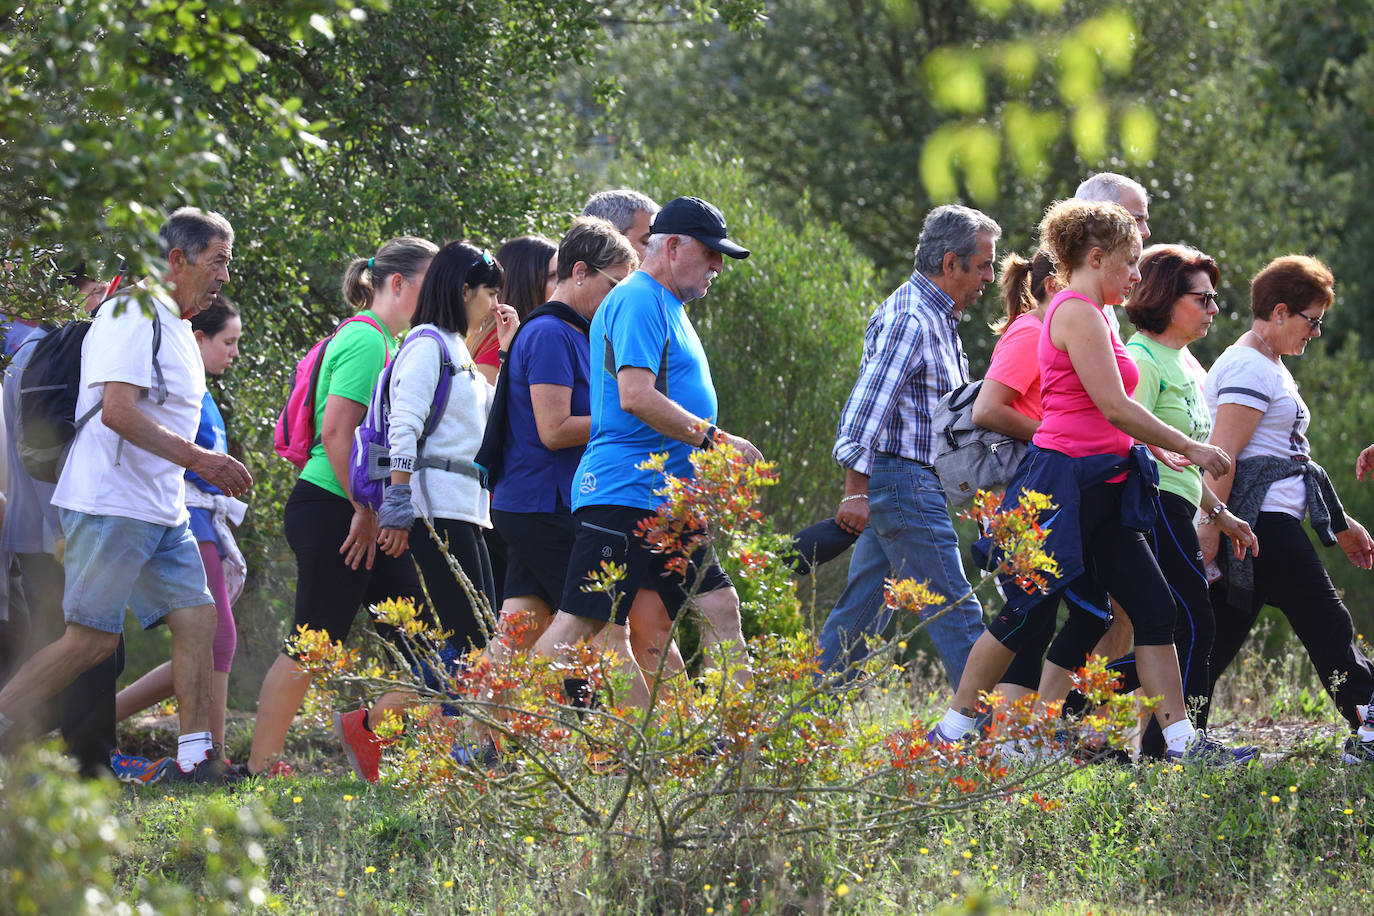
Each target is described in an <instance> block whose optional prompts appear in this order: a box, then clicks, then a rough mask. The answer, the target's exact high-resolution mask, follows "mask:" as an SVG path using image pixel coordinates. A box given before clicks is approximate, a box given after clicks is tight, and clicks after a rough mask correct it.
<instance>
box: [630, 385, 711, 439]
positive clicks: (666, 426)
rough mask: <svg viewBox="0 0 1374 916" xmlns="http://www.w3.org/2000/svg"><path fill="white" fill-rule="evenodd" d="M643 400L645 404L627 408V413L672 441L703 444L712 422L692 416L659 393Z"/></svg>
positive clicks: (655, 392) (646, 396) (652, 393)
mask: <svg viewBox="0 0 1374 916" xmlns="http://www.w3.org/2000/svg"><path fill="white" fill-rule="evenodd" d="M642 400H643V403H640V404H636V405H634V406H633V407H629V406H627V407H626V408H625V410H626V412H627V413H629V414H630V415H632V416H633V417H634V418H635V419H636V420H639V421H640V422H642V423H644V425H646V426H648V427H649V428H650V429H652V430H653V431H654V432H656V433H662V434H663V435H665V436H667V437H669V438H670V439H676V440H677V441H678V442H683V443H686V444H687V445H692V446H696V445H700V444H701V440H702V437H703V436H705V434H706V429H707V427H709V426H710V425H711V421H710V420H703V419H701V418H700V417H694V416H692V414H691V413H689V412H688V411H686V410H683V409H682V407H681V406H679V405H678V404H677V402H675V401H672V400H670V399H669V398H667V397H665V396H664V395H663V394H661V393H659V392H658V391H651V392H649V393H648V394H646V395H644V396H643V398H642Z"/></svg>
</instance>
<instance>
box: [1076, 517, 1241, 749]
mask: <svg viewBox="0 0 1374 916" xmlns="http://www.w3.org/2000/svg"><path fill="white" fill-rule="evenodd" d="M1159 503H1160V514H1159V521H1157V522H1156V523H1155V527H1154V529H1153V530H1152V531H1151V532H1150V534H1149V541H1150V546H1151V547H1152V548H1153V549H1154V553H1155V558H1156V559H1157V560H1159V568H1160V569H1161V570H1162V571H1163V573H1164V578H1165V581H1167V582H1168V583H1169V589H1170V590H1171V591H1172V592H1173V594H1174V601H1175V603H1176V604H1177V606H1178V614H1177V617H1176V618H1175V622H1174V648H1175V649H1177V650H1178V667H1179V671H1180V673H1181V674H1182V675H1183V695H1184V702H1185V703H1187V706H1188V711H1189V712H1191V713H1192V714H1193V717H1194V718H1193V721H1194V724H1195V725H1197V727H1198V728H1206V727H1207V718H1208V714H1209V713H1210V711H1211V707H1212V668H1211V658H1212V643H1213V640H1214V639H1215V637H1216V617H1215V616H1214V615H1213V613H1212V600H1211V598H1210V597H1209V595H1208V592H1207V576H1206V573H1204V572H1203V568H1202V548H1201V547H1200V546H1199V545H1198V540H1197V529H1195V528H1194V527H1193V516H1194V514H1195V513H1196V512H1197V509H1196V507H1194V506H1193V504H1192V503H1190V502H1189V501H1188V500H1186V499H1184V498H1183V497H1181V496H1178V495H1176V494H1174V493H1165V492H1162V491H1161V492H1160V494H1159ZM1221 548H1222V549H1223V550H1225V549H1228V548H1229V541H1228V540H1227V539H1226V538H1224V537H1223V538H1222V544H1221ZM1108 667H1110V668H1111V669H1112V670H1114V671H1116V672H1117V673H1118V674H1120V675H1121V681H1122V683H1121V686H1120V687H1119V688H1118V690H1119V692H1121V693H1130V692H1131V691H1132V690H1135V689H1136V688H1138V687H1139V686H1140V674H1139V672H1138V671H1137V670H1136V661H1135V653H1134V652H1132V653H1130V654H1128V655H1124V656H1122V657H1121V658H1119V659H1116V660H1115V661H1113V662H1112V663H1111V665H1109V666H1108ZM1083 705H1084V702H1083V698H1082V696H1081V695H1079V694H1077V693H1074V694H1073V695H1071V697H1070V699H1069V700H1068V701H1066V702H1065V704H1064V706H1065V708H1066V709H1068V710H1070V711H1073V710H1076V709H1081V708H1082V707H1083ZM1164 747H1165V745H1164V733H1163V732H1162V731H1161V730H1160V728H1159V721H1158V720H1157V719H1155V718H1154V717H1151V718H1150V722H1149V724H1148V725H1147V726H1146V728H1145V734H1144V735H1143V736H1142V737H1141V742H1140V748H1141V753H1143V754H1144V755H1146V756H1148V757H1162V756H1164Z"/></svg>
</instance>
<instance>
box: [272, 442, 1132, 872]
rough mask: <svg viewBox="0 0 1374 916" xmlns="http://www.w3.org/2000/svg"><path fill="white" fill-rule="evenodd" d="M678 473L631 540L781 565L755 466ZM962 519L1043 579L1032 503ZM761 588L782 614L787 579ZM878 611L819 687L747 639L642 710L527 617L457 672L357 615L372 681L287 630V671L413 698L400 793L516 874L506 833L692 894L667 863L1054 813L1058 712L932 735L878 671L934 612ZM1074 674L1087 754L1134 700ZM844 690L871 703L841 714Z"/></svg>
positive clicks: (403, 621) (1063, 768)
mask: <svg viewBox="0 0 1374 916" xmlns="http://www.w3.org/2000/svg"><path fill="white" fill-rule="evenodd" d="M647 466H657V467H660V468H661V466H662V465H661V463H659V464H654V462H652V461H651V462H650V463H649V464H648V465H647ZM693 466H694V469H695V472H696V476H695V477H694V478H693V479H691V480H681V479H678V478H674V477H671V476H668V477H667V478H666V481H665V484H664V487H663V490H662V493H663V495H664V499H665V504H664V506H663V508H662V509H661V510H660V512H659V513H658V515H657V516H656V517H654V518H652V519H650V520H648V521H647V522H645V523H644V524H643V525H642V526H641V535H642V536H643V537H644V538H645V540H647V541H648V542H649V544H650V545H652V548H653V549H654V550H658V551H661V552H664V553H666V554H668V555H669V556H670V557H673V558H676V559H678V560H680V561H681V563H682V566H681V567H680V568H681V569H684V570H685V569H686V557H687V556H688V555H689V554H690V553H691V552H693V551H695V550H697V549H698V548H700V547H703V546H712V547H714V548H715V549H716V550H717V551H718V552H721V553H731V552H734V554H733V555H735V556H737V558H738V559H739V560H740V562H739V564H738V569H740V570H741V571H742V573H741V574H742V575H744V576H748V575H750V574H751V572H752V571H753V570H755V569H758V570H762V571H764V573H766V574H768V571H769V570H774V569H776V568H778V567H779V565H780V563H781V561H780V559H779V557H778V556H777V555H776V551H774V550H771V549H770V548H769V547H768V546H767V545H768V543H769V542H768V541H767V539H761V538H760V537H759V536H758V535H759V531H760V529H761V528H762V527H763V526H764V522H763V519H762V518H761V517H760V515H759V513H758V511H757V509H756V508H755V507H756V506H757V503H758V495H759V492H760V490H761V488H762V487H765V486H770V485H772V484H774V483H775V482H776V480H775V477H774V475H773V471H772V469H771V467H770V466H768V465H766V464H751V463H749V462H746V461H744V460H743V459H742V458H741V457H740V455H739V454H738V453H737V452H735V450H734V449H732V448H731V447H729V446H728V445H726V444H723V443H722V444H719V445H717V447H716V448H715V449H713V450H710V451H705V452H703V451H698V452H696V453H694V455H693ZM975 505H976V507H977V509H976V511H977V512H979V513H981V518H982V521H983V522H984V523H985V524H986V525H987V529H986V530H988V531H989V532H990V533H991V534H992V537H993V538H994V539H995V540H996V541H997V543H998V544H999V546H1001V548H1002V549H1003V551H1004V552H1005V553H1006V556H1007V560H1006V563H1005V564H1004V567H1003V568H1002V570H999V571H1005V572H1010V573H1011V574H1012V575H1013V576H1015V577H1016V578H1017V581H1019V582H1022V583H1023V584H1024V585H1027V586H1030V587H1043V583H1044V581H1045V579H1044V576H1045V575H1046V574H1052V573H1053V571H1054V565H1053V562H1054V561H1053V559H1052V558H1050V557H1048V556H1046V555H1045V554H1044V552H1043V549H1042V548H1043V539H1044V532H1043V531H1042V530H1041V529H1040V528H1039V527H1038V526H1037V525H1036V524H1035V517H1036V515H1037V514H1038V513H1039V512H1040V511H1042V510H1043V509H1044V508H1045V507H1046V506H1047V505H1048V501H1047V500H1045V498H1044V497H1041V496H1039V495H1038V494H1024V495H1023V496H1022V498H1021V501H1020V505H1019V506H1018V507H1016V508H1015V509H1013V510H1011V511H1010V512H1002V513H997V512H995V511H992V509H993V504H992V502H991V498H990V497H989V496H987V495H986V494H980V495H979V498H978V501H977V502H976V504H975ZM988 513H990V514H988ZM761 545H762V546H761ZM996 572H998V571H994V572H993V573H989V574H988V575H987V576H986V577H984V579H983V581H982V582H981V583H980V586H981V585H983V584H986V583H987V582H988V581H989V580H990V579H991V577H992V576H993V575H995V574H996ZM624 574H625V571H624V569H622V568H618V567H616V566H615V565H614V564H606V565H605V566H604V567H603V568H602V569H601V570H599V571H598V572H596V573H595V574H593V575H592V576H591V577H590V581H589V582H588V583H587V584H586V586H585V587H586V588H588V589H598V590H603V591H606V592H608V593H609V594H611V595H612V596H613V598H614V597H616V596H617V593H618V590H619V589H620V587H621V585H620V584H621V580H622V579H623V577H624ZM770 589H772V592H770V594H772V593H776V594H778V595H779V596H780V600H783V601H784V602H786V601H796V600H797V598H796V593H795V588H794V586H793V584H792V582H791V580H790V579H778V580H777V582H775V583H773V584H772V585H770ZM960 597H962V596H960ZM886 600H887V602H888V605H889V607H890V608H892V609H893V610H894V611H901V612H902V615H903V616H902V617H901V618H899V619H900V620H901V621H902V623H903V626H902V627H901V628H900V629H901V632H900V633H899V635H898V636H897V637H896V638H894V639H893V640H891V641H889V642H882V643H880V644H878V645H876V646H872V649H873V651H872V652H871V653H870V657H869V659H868V660H867V661H866V662H865V663H864V666H863V671H862V672H861V673H862V674H863V676H862V677H860V678H851V679H847V680H844V681H842V682H841V681H838V680H837V679H835V678H830V677H825V676H822V674H821V672H820V671H819V669H818V666H817V656H818V651H817V646H816V642H815V639H814V637H813V635H812V634H811V633H809V632H798V633H794V634H786V633H764V634H763V635H760V636H758V637H756V638H754V639H752V640H751V641H750V645H749V654H748V660H747V662H748V671H747V674H748V677H747V678H741V677H737V676H736V675H737V674H738V673H739V672H738V671H735V670H731V669H730V667H729V666H730V665H732V664H736V663H738V662H739V661H741V660H739V659H726V658H716V659H707V660H705V661H706V667H705V668H704V669H703V670H701V671H699V672H697V674H696V677H695V678H693V677H690V676H677V677H670V676H666V675H665V676H663V677H660V678H658V679H657V680H656V681H655V682H653V683H651V693H650V698H649V704H648V708H647V709H635V708H631V707H629V706H628V705H627V704H626V700H625V698H626V696H627V685H626V684H625V683H624V677H623V675H621V674H620V669H619V666H618V660H617V659H616V658H615V657H614V655H613V654H612V653H611V652H609V651H607V650H604V649H598V648H595V647H593V646H591V645H587V644H580V645H577V646H573V647H570V649H569V651H568V652H567V653H566V654H565V656H564V657H563V658H561V659H558V660H552V659H548V658H539V657H535V656H534V655H533V654H532V653H529V652H524V651H518V650H517V648H516V647H517V646H519V645H521V644H524V643H526V642H527V641H528V636H529V627H530V626H531V625H532V624H531V622H530V621H528V620H525V619H521V618H518V617H516V618H511V619H507V620H505V621H503V622H502V626H501V627H498V628H495V629H496V635H495V637H494V642H495V644H496V645H495V646H494V647H491V648H489V650H488V651H484V652H472V653H469V654H467V655H466V656H465V657H462V658H454V657H452V653H451V652H449V651H448V650H447V648H446V646H447V644H446V643H445V641H444V638H443V634H442V633H438V632H435V631H434V630H433V629H432V628H431V627H429V626H427V625H426V623H425V620H424V618H423V617H422V616H420V615H418V614H416V613H415V609H414V608H413V607H409V606H408V605H407V604H406V603H405V602H388V603H386V604H384V605H380V606H378V607H377V608H375V609H374V614H376V616H377V617H378V619H380V620H384V621H385V622H387V623H390V624H391V625H393V626H395V627H396V628H397V630H398V632H399V633H401V634H402V639H403V640H404V641H405V643H406V645H407V652H408V655H409V656H410V661H409V662H408V664H407V665H400V664H398V665H396V666H394V669H393V670H391V671H389V672H387V673H385V674H382V673H379V672H377V671H375V670H374V671H372V672H361V671H359V670H357V667H356V663H357V657H356V653H352V654H350V653H347V652H345V651H344V650H343V649H342V648H341V647H337V646H336V647H330V646H328V645H327V641H322V640H321V636H320V634H315V633H312V632H310V631H302V632H301V633H300V634H299V635H298V636H297V639H296V642H297V646H298V649H299V650H301V653H302V657H303V658H304V659H307V660H308V661H307V662H303V664H307V667H309V668H310V670H312V671H313V672H315V673H317V674H319V675H321V676H322V677H323V678H324V679H325V680H326V681H332V682H336V683H341V682H342V683H347V682H352V683H364V684H367V685H369V686H370V687H371V688H372V689H374V690H377V691H381V690H385V689H391V688H394V687H395V686H397V685H400V684H403V685H404V686H405V688H406V689H408V690H410V691H412V692H413V693H414V695H415V696H416V697H417V705H416V706H415V707H414V708H412V710H411V712H410V713H409V714H408V716H407V721H406V723H405V727H404V728H402V729H399V730H398V733H397V734H396V736H395V740H394V743H393V744H392V746H390V747H389V748H388V750H387V752H386V755H385V769H384V772H385V773H388V774H390V775H389V777H388V778H390V779H391V780H392V781H393V782H394V784H395V785H396V786H398V787H401V788H404V789H405V790H407V791H413V792H421V793H427V794H429V795H431V796H432V797H433V798H434V799H435V800H436V801H438V802H440V803H442V804H444V805H446V806H448V807H450V808H451V809H452V810H453V811H454V813H455V816H456V817H459V818H461V819H462V822H463V823H464V824H468V825H476V826H479V827H481V828H484V829H485V830H486V831H487V832H486V833H485V834H484V836H486V837H487V838H488V842H489V844H490V845H491V846H493V847H494V848H495V849H497V850H498V851H500V852H502V853H503V854H505V855H507V856H509V857H510V858H512V859H513V860H518V861H520V862H522V863H524V862H526V860H527V856H528V854H529V850H528V846H529V845H530V844H528V843H522V844H516V843H514V842H513V841H511V839H510V838H512V837H517V836H518V837H525V836H532V837H535V838H536V840H537V842H538V843H543V844H553V845H557V844H563V843H572V842H576V843H591V844H592V845H591V846H590V847H588V848H589V850H590V854H594V855H596V856H597V857H598V858H600V859H601V860H603V861H602V866H603V868H609V869H610V870H611V871H612V872H614V871H615V869H616V868H622V869H624V868H628V866H627V865H625V864H624V863H627V862H633V863H640V864H639V867H640V871H639V872H638V875H637V877H635V876H632V875H631V874H630V872H626V881H627V882H629V881H631V880H634V881H635V882H636V883H637V884H638V883H642V881H643V871H642V869H643V868H644V867H647V866H644V865H643V863H645V862H649V863H652V868H653V869H654V870H655V873H656V877H657V878H658V879H659V880H661V881H663V882H666V884H665V886H669V885H673V884H674V883H678V884H680V883H681V882H685V881H688V880H695V879H693V878H691V876H688V875H685V874H679V873H678V872H676V871H675V867H676V866H675V864H674V863H675V862H676V861H678V860H677V859H675V856H674V852H675V850H680V849H686V848H691V849H694V850H698V851H699V852H702V853H703V855H697V856H694V857H693V858H692V861H693V862H695V863H710V862H715V865H716V866H718V867H725V866H727V865H728V863H729V862H732V861H738V859H739V856H741V855H743V853H742V852H741V850H742V849H743V848H744V845H747V844H749V843H755V844H757V843H761V842H762V843H778V842H784V841H786V842H791V840H789V839H788V838H795V837H799V836H803V835H806V834H815V833H821V832H825V833H831V834H833V833H835V832H837V831H839V832H841V833H843V834H844V835H846V836H848V837H851V838H852V841H853V843H854V844H855V847H856V849H858V850H860V851H863V850H869V847H872V849H871V850H869V851H876V850H877V849H879V848H881V846H882V844H883V842H885V837H887V836H889V835H890V832H891V831H892V830H893V829H913V828H914V829H920V828H921V826H922V824H923V823H924V822H925V819H926V818H928V817H929V815H930V812H931V811H932V810H933V809H940V808H946V809H947V808H948V807H949V806H951V805H955V806H966V805H971V804H978V803H980V802H981V801H983V800H986V799H993V798H1003V799H1004V798H1008V797H1010V796H1011V795H1012V794H1014V793H1021V797H1022V798H1023V799H1024V798H1033V799H1034V802H1035V804H1037V805H1040V806H1041V807H1045V808H1047V810H1048V809H1049V808H1052V806H1053V801H1052V799H1050V798H1049V797H1048V796H1046V795H1045V794H1044V793H1046V792H1048V791H1049V788H1048V787H1049V786H1050V785H1051V784H1052V783H1053V782H1054V781H1055V780H1057V779H1059V778H1061V777H1062V776H1063V774H1064V773H1065V772H1067V767H1068V766H1070V765H1071V764H1070V763H1068V762H1067V755H1065V754H1063V753H1058V752H1057V749H1059V748H1061V747H1062V746H1063V745H1064V743H1065V738H1064V732H1065V729H1066V724H1065V722H1063V721H1062V720H1060V719H1059V717H1058V715H1057V710H1055V709H1045V708H1044V707H1041V706H1037V705H1036V704H1035V703H1034V702H1028V701H1020V702H1018V703H1014V704H1007V703H1005V702H1004V701H1003V700H1002V698H1001V697H998V696H988V697H985V698H984V700H985V703H986V704H987V709H988V711H989V712H990V717H991V720H992V725H993V730H994V731H993V733H995V734H996V736H997V737H996V738H995V739H994V738H987V739H982V740H973V741H969V742H966V743H960V744H956V745H948V744H943V743H942V744H939V745H937V744H933V743H931V742H930V741H929V740H928V738H927V735H928V732H929V729H930V723H928V722H922V721H920V719H921V718H922V716H923V715H924V713H922V712H920V711H917V712H913V710H912V709H911V704H910V698H911V696H912V695H911V692H910V689H909V681H908V679H907V675H906V673H905V671H904V669H903V668H902V667H901V666H900V665H899V664H897V663H896V662H895V657H896V653H897V652H898V651H900V649H899V647H900V648H905V640H906V639H907V638H909V637H910V636H911V634H913V633H914V632H916V631H918V630H919V629H920V628H921V627H923V626H924V625H925V624H926V623H927V622H928V621H929V620H930V619H932V618H933V617H934V616H935V615H937V614H939V613H943V612H944V607H945V606H946V604H947V603H946V602H945V601H944V600H943V599H942V598H941V596H939V595H936V594H934V593H933V592H931V591H930V590H929V588H928V587H927V586H926V585H924V584H923V583H918V582H914V581H912V580H896V581H890V582H888V584H887V589H886ZM399 657H400V656H399V654H398V655H397V658H399ZM651 673H652V674H660V673H661V672H651ZM1077 677H1078V685H1079V688H1080V689H1082V690H1084V691H1085V693H1087V695H1088V696H1089V697H1090V699H1091V700H1092V701H1093V702H1094V703H1095V704H1096V705H1095V708H1094V711H1093V712H1092V713H1091V716H1090V718H1089V720H1088V724H1087V727H1088V728H1089V729H1091V733H1092V735H1093V738H1094V740H1099V741H1104V742H1108V743H1111V742H1119V741H1120V740H1121V736H1122V734H1123V733H1124V730H1125V728H1126V727H1128V725H1129V724H1133V723H1134V716H1135V710H1134V706H1132V705H1131V704H1129V703H1128V701H1126V700H1124V699H1122V698H1119V697H1117V696H1115V693H1114V689H1113V685H1112V684H1111V683H1109V681H1108V678H1107V675H1106V672H1105V669H1104V668H1103V667H1102V665H1101V664H1100V663H1098V664H1094V665H1090V666H1088V667H1087V668H1085V669H1084V670H1082V671H1080V672H1078V674H1077ZM860 691H866V696H867V697H868V700H867V701H865V702H854V700H855V699H856V698H857V696H858V695H859V692H860ZM882 697H888V698H889V699H887V700H881V699H880V698H882ZM1009 741H1014V742H1019V746H1020V748H1021V749H1023V750H1024V749H1026V748H1030V749H1031V750H1032V751H1035V750H1040V751H1042V752H1043V753H1041V754H1039V755H1038V759H1033V760H1032V762H1030V763H1013V762H1011V760H1010V759H1009V757H1008V756H1007V755H1006V754H1005V753H1004V751H1005V744H1006V742H1009ZM999 742H1001V743H1000V744H999ZM1021 756H1022V757H1027V756H1029V757H1031V758H1037V755H1036V754H1034V753H1032V754H1029V755H1026V754H1023V755H1021ZM742 844H743V845H742ZM865 854H867V852H865ZM617 863H619V864H617ZM693 867H696V866H693ZM703 867H705V866H703Z"/></svg>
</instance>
